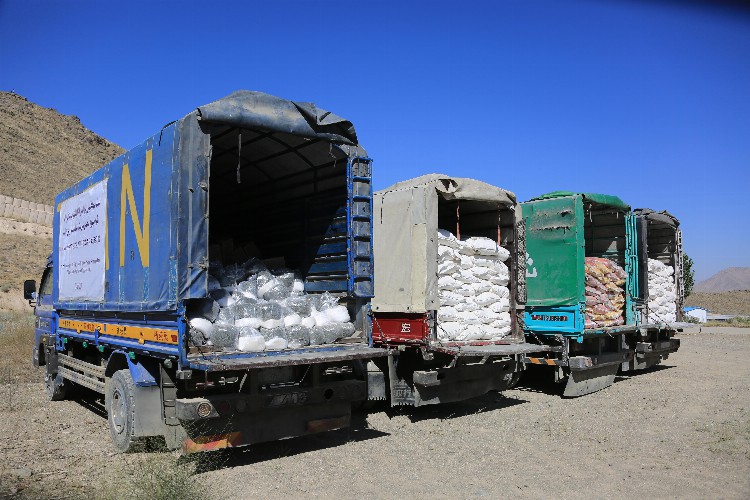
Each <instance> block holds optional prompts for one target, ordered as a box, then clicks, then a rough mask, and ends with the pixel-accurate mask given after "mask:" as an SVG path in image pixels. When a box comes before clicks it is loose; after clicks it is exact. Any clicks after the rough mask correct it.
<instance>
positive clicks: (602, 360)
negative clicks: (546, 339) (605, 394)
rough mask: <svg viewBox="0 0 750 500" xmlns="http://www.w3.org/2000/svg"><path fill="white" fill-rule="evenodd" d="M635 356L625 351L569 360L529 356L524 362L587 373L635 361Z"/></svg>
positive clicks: (572, 357)
mask: <svg viewBox="0 0 750 500" xmlns="http://www.w3.org/2000/svg"><path fill="white" fill-rule="evenodd" d="M633 355H634V353H633V352H632V351H624V352H613V353H607V354H599V355H596V356H593V355H592V356H571V357H570V358H568V359H567V360H565V359H564V358H545V357H536V356H527V357H525V358H524V359H523V361H524V363H526V364H530V365H546V366H567V367H568V368H570V369H571V370H576V371H585V370H592V369H595V368H601V367H603V366H610V365H618V364H621V363H626V362H628V361H630V360H631V359H633Z"/></svg>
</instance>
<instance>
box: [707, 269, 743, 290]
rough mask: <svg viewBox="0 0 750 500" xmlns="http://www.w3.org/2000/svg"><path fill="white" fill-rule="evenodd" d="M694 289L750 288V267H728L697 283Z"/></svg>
mask: <svg viewBox="0 0 750 500" xmlns="http://www.w3.org/2000/svg"><path fill="white" fill-rule="evenodd" d="M693 290H695V291H696V292H704V293H721V292H731V291H733V290H750V267H728V268H726V269H724V270H723V271H719V272H718V273H716V274H714V275H713V276H711V277H710V278H708V279H706V280H703V281H700V282H698V283H696V284H695V287H694V288H693Z"/></svg>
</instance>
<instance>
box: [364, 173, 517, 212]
mask: <svg viewBox="0 0 750 500" xmlns="http://www.w3.org/2000/svg"><path fill="white" fill-rule="evenodd" d="M428 184H434V185H435V189H436V190H437V192H438V193H440V195H441V196H442V197H443V198H444V199H446V200H473V201H490V202H492V201H494V202H498V203H504V204H506V205H515V204H516V195H515V193H513V192H512V191H508V190H506V189H502V188H499V187H497V186H493V185H491V184H487V183H486V182H482V181H478V180H476V179H469V178H467V177H453V176H450V175H446V174H426V175H421V176H419V177H415V178H413V179H409V180H406V181H401V182H397V183H396V184H393V185H392V186H389V187H387V188H385V189H382V190H380V191H376V192H375V194H376V195H382V194H384V193H387V192H390V191H401V190H406V189H414V188H416V187H420V186H427V185H428Z"/></svg>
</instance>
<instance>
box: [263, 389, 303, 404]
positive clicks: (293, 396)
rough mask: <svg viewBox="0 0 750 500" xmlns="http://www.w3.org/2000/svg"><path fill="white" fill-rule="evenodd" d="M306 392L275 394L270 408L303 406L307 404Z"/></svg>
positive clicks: (270, 402)
mask: <svg viewBox="0 0 750 500" xmlns="http://www.w3.org/2000/svg"><path fill="white" fill-rule="evenodd" d="M307 399H308V397H307V393H306V392H288V393H286V394H275V395H274V396H272V397H271V400H270V401H269V402H268V406H269V407H271V408H277V407H279V406H294V405H302V404H305V403H306V402H307Z"/></svg>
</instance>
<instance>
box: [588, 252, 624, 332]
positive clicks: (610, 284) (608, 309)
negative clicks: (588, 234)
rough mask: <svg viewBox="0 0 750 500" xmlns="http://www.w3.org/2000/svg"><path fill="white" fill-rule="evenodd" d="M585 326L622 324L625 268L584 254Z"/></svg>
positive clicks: (607, 260)
mask: <svg viewBox="0 0 750 500" xmlns="http://www.w3.org/2000/svg"><path fill="white" fill-rule="evenodd" d="M585 269H586V328H603V327H608V326H618V325H624V324H625V289H624V286H623V285H625V278H627V273H625V270H624V269H623V268H621V267H620V266H618V265H617V264H615V263H614V262H612V261H611V260H609V259H603V258H599V257H586V263H585Z"/></svg>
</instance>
